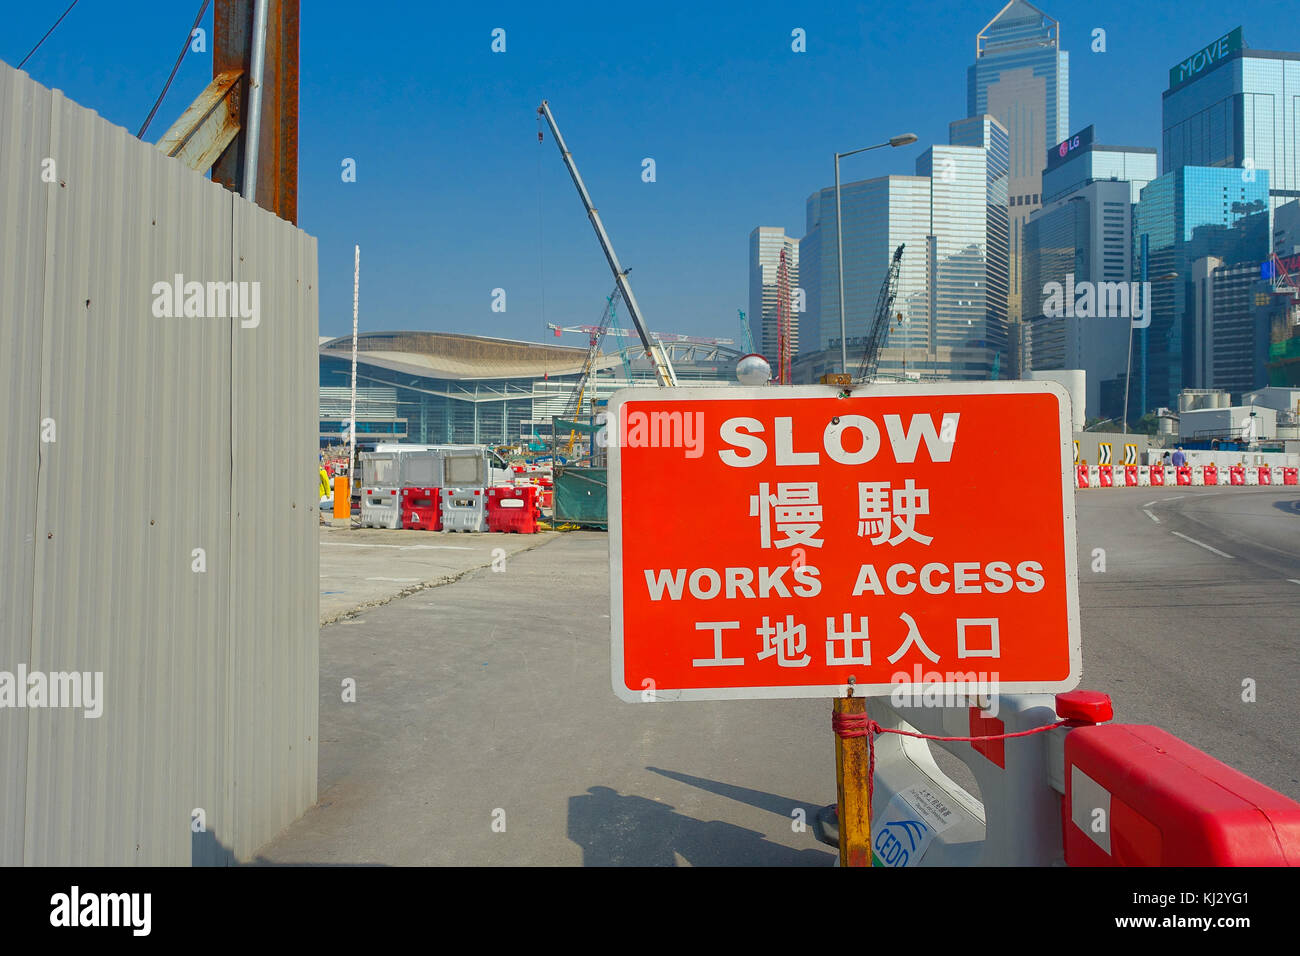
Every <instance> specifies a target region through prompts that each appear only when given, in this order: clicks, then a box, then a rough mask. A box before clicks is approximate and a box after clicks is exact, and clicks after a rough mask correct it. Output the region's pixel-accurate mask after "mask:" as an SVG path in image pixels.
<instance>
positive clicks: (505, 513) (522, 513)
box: [487, 485, 542, 534]
mask: <svg viewBox="0 0 1300 956" xmlns="http://www.w3.org/2000/svg"><path fill="white" fill-rule="evenodd" d="M541 497H542V496H541V489H539V488H538V487H537V486H536V485H520V486H519V487H516V488H489V489H488V497H487V526H488V530H489V531H511V532H515V533H517V534H536V533H537V519H538V518H540V517H541V515H542V505H541Z"/></svg>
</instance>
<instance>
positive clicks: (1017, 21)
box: [966, 0, 1070, 321]
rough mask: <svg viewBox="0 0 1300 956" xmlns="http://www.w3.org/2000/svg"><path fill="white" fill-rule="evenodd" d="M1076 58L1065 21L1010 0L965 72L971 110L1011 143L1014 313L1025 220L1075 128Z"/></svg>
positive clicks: (1015, 314) (1014, 312)
mask: <svg viewBox="0 0 1300 956" xmlns="http://www.w3.org/2000/svg"><path fill="white" fill-rule="evenodd" d="M1069 89H1070V60H1069V54H1068V53H1066V52H1065V51H1064V50H1062V49H1060V25H1059V24H1058V23H1057V21H1056V20H1053V19H1052V18H1051V17H1049V16H1047V15H1046V14H1045V13H1043V11H1041V10H1039V9H1038V8H1037V7H1035V6H1033V5H1032V4H1029V3H1025V2H1024V0H1012V2H1011V3H1008V4H1007V5H1006V6H1005V7H1003V8H1002V9H1001V11H999V12H998V14H997V16H995V17H994V18H993V19H992V20H990V21H989V23H988V24H987V25H986V26H985V27H984V29H983V30H981V31H980V32H979V35H978V36H977V37H976V40H975V62H974V63H973V64H972V65H971V66H970V67H969V68H968V69H967V71H966V114H967V115H968V116H980V115H982V114H985V113H987V114H990V115H992V116H995V117H997V119H998V121H999V122H1000V123H1002V125H1003V126H1004V127H1005V128H1006V130H1007V134H1008V144H1009V156H1008V160H1009V176H1008V184H1007V205H1008V212H1009V214H1010V216H1009V219H1010V224H1009V230H1010V231H1009V283H1010V284H1009V288H1008V311H1009V314H1010V318H1011V319H1012V321H1018V320H1019V318H1020V296H1021V275H1020V272H1021V267H1020V249H1021V243H1022V235H1023V231H1024V224H1025V222H1026V221H1027V220H1028V218H1029V214H1030V213H1032V212H1033V211H1034V210H1035V209H1038V208H1039V206H1040V205H1041V200H1042V173H1043V157H1044V152H1045V150H1047V149H1048V148H1049V147H1051V146H1053V145H1054V144H1056V143H1058V142H1060V140H1061V139H1062V138H1063V137H1064V136H1065V134H1066V133H1067V132H1068V131H1069V128H1070V104H1069Z"/></svg>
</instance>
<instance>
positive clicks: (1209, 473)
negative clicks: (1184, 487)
mask: <svg viewBox="0 0 1300 956" xmlns="http://www.w3.org/2000/svg"><path fill="white" fill-rule="evenodd" d="M1201 474H1202V475H1203V477H1204V481H1205V483H1206V484H1207V485H1217V484H1218V483H1219V469H1218V468H1217V467H1216V466H1214V465H1206V466H1205V467H1204V468H1203V469H1201Z"/></svg>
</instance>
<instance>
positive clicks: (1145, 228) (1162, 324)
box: [1132, 166, 1270, 414]
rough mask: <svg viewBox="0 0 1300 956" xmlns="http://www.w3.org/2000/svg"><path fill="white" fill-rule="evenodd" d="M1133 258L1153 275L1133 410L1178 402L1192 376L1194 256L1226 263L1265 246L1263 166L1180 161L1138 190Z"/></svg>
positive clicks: (1137, 267)
mask: <svg viewBox="0 0 1300 956" xmlns="http://www.w3.org/2000/svg"><path fill="white" fill-rule="evenodd" d="M1133 222H1134V225H1133V250H1134V257H1133V266H1132V272H1133V276H1134V278H1135V279H1140V278H1141V277H1142V276H1143V274H1144V273H1143V266H1144V263H1143V261H1142V248H1143V244H1144V243H1143V240H1145V245H1146V247H1147V250H1148V251H1147V262H1146V263H1145V269H1146V271H1145V275H1146V276H1147V278H1148V280H1149V281H1150V282H1151V325H1150V327H1149V328H1145V329H1139V330H1138V331H1137V332H1136V333H1135V334H1136V336H1137V342H1136V343H1135V345H1134V349H1135V353H1136V354H1135V358H1134V362H1135V367H1134V372H1133V381H1134V385H1135V387H1138V399H1137V403H1138V404H1137V407H1136V411H1137V413H1138V414H1142V413H1144V412H1147V411H1151V410H1152V409H1154V408H1158V407H1160V406H1165V407H1168V408H1176V407H1177V401H1178V393H1179V391H1181V390H1182V389H1183V388H1184V387H1186V386H1187V385H1188V384H1189V383H1190V382H1193V381H1195V380H1196V373H1195V362H1196V353H1195V348H1194V345H1193V342H1194V325H1195V314H1194V309H1193V308H1192V304H1193V303H1192V302H1191V295H1192V294H1193V293H1192V290H1193V288H1194V279H1193V275H1192V272H1193V268H1192V267H1193V264H1194V263H1195V262H1196V261H1197V260H1199V259H1201V258H1203V257H1206V256H1215V257H1218V258H1219V259H1221V260H1222V261H1223V262H1224V264H1225V265H1229V266H1230V265H1235V264H1237V263H1242V262H1254V263H1256V265H1258V263H1260V262H1262V261H1263V260H1264V259H1265V258H1267V256H1268V253H1269V238H1270V235H1269V226H1270V216H1269V173H1268V171H1267V170H1258V171H1257V172H1256V174H1255V175H1254V176H1253V177H1251V178H1249V179H1246V178H1245V177H1243V176H1242V170H1240V169H1231V168H1222V167H1203V166H1183V167H1181V168H1179V169H1175V170H1173V171H1172V172H1168V173H1165V174H1164V175H1162V176H1160V177H1159V178H1157V179H1154V180H1152V182H1151V183H1150V184H1149V185H1148V186H1147V187H1146V188H1145V189H1143V190H1142V200H1141V202H1139V203H1138V206H1137V210H1136V212H1135V213H1134V220H1133Z"/></svg>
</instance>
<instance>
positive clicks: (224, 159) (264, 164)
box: [212, 0, 299, 224]
mask: <svg viewBox="0 0 1300 956" xmlns="http://www.w3.org/2000/svg"><path fill="white" fill-rule="evenodd" d="M269 2H270V8H269V9H268V11H267V30H266V64H265V66H264V67H263V72H262V126H261V132H260V134H259V135H260V140H259V143H258V151H257V152H258V157H257V195H256V196H255V197H249V198H252V199H253V200H254V201H255V202H256V203H257V204H258V205H259V206H262V207H263V208H265V209H269V210H271V211H272V212H274V213H275V214H276V215H277V216H279V217H280V218H281V219H286V220H288V221H289V222H292V223H294V224H297V222H298V25H299V0H269ZM212 32H213V45H212V75H213V77H214V78H215V77H217V76H219V75H221V74H222V73H227V72H229V71H232V70H236V71H239V72H240V73H241V76H240V78H239V81H238V82H237V83H236V84H235V85H234V86H233V87H232V88H231V90H230V94H229V96H228V97H227V99H226V102H227V108H228V109H229V111H230V115H231V117H232V119H233V121H234V122H235V123H236V124H237V125H238V126H239V127H240V130H241V131H240V133H239V134H238V135H237V136H236V137H235V138H234V139H233V140H232V141H231V142H230V144H229V145H228V146H226V148H225V150H224V151H223V152H222V154H221V156H220V157H219V158H218V159H217V161H216V163H215V164H214V165H213V167H212V178H213V180H214V181H216V182H219V183H221V184H222V185H224V186H225V187H226V188H228V189H233V190H235V191H236V192H239V193H241V194H242V192H243V189H242V186H243V177H244V173H243V170H244V148H245V142H244V133H243V127H244V119H245V117H244V112H245V110H246V109H247V105H248V71H249V68H250V66H251V59H252V43H253V3H252V0H216V6H215V9H214V11H213V31H212Z"/></svg>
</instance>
